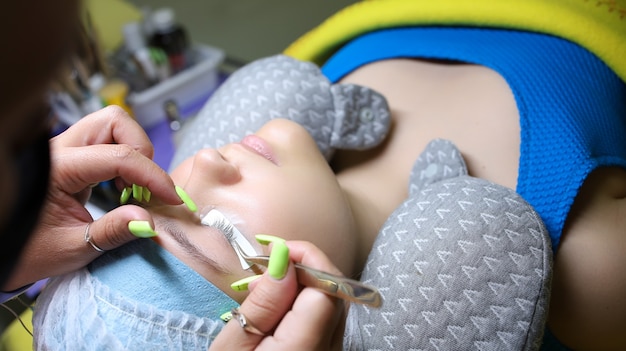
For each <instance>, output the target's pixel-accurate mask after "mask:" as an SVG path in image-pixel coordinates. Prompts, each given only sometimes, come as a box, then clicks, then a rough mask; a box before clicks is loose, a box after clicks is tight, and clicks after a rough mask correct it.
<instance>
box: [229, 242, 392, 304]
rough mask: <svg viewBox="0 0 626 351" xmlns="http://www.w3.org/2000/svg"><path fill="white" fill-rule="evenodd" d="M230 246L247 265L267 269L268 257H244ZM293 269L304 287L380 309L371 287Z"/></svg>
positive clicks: (298, 266) (301, 267) (301, 268)
mask: <svg viewBox="0 0 626 351" xmlns="http://www.w3.org/2000/svg"><path fill="white" fill-rule="evenodd" d="M232 244H233V245H232V246H233V248H234V249H235V250H237V251H239V253H240V254H241V257H243V258H244V259H245V260H246V261H248V262H249V263H251V264H257V265H261V266H264V267H267V265H268V263H269V260H270V258H269V256H250V255H246V254H245V253H244V252H243V250H241V248H240V247H239V245H237V243H236V242H234V241H233V242H232ZM295 267H296V272H297V276H298V282H299V283H300V284H302V285H304V286H308V287H311V288H316V289H319V290H321V291H323V292H324V293H326V294H328V295H332V296H335V297H338V298H340V299H343V300H346V301H350V302H355V303H359V304H364V305H368V306H371V307H380V306H381V305H382V298H381V296H380V293H379V292H378V289H376V288H375V287H373V286H369V285H367V284H363V283H361V282H359V281H357V280H354V279H350V278H346V277H341V276H338V275H334V274H330V273H326V272H323V271H320V270H317V269H315V268H311V267H307V266H305V265H303V264H300V263H295Z"/></svg>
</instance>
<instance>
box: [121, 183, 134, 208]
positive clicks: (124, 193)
mask: <svg viewBox="0 0 626 351" xmlns="http://www.w3.org/2000/svg"><path fill="white" fill-rule="evenodd" d="M132 192H133V190H132V188H131V187H129V186H127V187H125V188H124V189H123V190H122V194H121V195H120V204H122V205H125V204H126V203H127V202H128V200H130V194H132Z"/></svg>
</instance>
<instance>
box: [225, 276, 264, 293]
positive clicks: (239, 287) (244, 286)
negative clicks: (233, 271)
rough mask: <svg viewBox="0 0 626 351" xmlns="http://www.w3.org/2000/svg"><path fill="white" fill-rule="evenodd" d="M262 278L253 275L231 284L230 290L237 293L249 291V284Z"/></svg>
mask: <svg viewBox="0 0 626 351" xmlns="http://www.w3.org/2000/svg"><path fill="white" fill-rule="evenodd" d="M259 278H261V275H251V276H249V277H245V278H243V279H241V280H237V281H236V282H234V283H232V284H230V288H231V289H233V290H235V291H246V290H248V284H250V283H252V282H253V281H255V280H257V279H259Z"/></svg>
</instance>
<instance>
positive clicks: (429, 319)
mask: <svg viewBox="0 0 626 351" xmlns="http://www.w3.org/2000/svg"><path fill="white" fill-rule="evenodd" d="M551 277H552V249H551V247H550V241H549V236H548V232H547V230H546V229H545V227H544V225H543V223H542V221H541V220H540V218H539V216H538V214H537V213H536V212H535V211H534V210H533V208H532V207H531V206H530V205H529V204H528V203H527V202H526V201H524V199H522V198H521V197H520V196H519V195H518V194H517V193H515V191H513V190H511V189H509V188H506V187H503V186H500V185H497V184H494V183H491V182H489V181H486V180H483V179H478V178H474V177H470V176H468V175H467V168H466V166H465V162H464V161H463V158H462V157H461V153H460V152H459V151H458V150H457V148H456V147H455V146H454V145H453V144H452V143H451V142H449V141H446V140H435V141H432V142H431V143H430V144H429V145H428V146H427V148H426V149H425V150H424V151H423V153H422V154H421V156H420V157H419V159H418V160H417V161H416V163H415V165H414V167H413V170H412V173H411V182H410V187H409V197H408V198H407V200H406V201H405V202H404V203H403V204H402V205H400V206H399V207H398V208H397V209H396V210H395V211H394V213H393V214H392V215H391V216H390V217H389V218H388V219H387V222H386V223H385V224H384V226H383V227H382V229H381V230H380V232H379V234H378V237H377V239H376V241H375V243H374V245H373V248H372V250H371V252H370V254H369V257H368V261H367V265H366V267H365V270H364V272H363V274H362V276H361V280H362V281H363V282H365V283H368V284H372V285H374V286H377V287H378V288H379V289H380V292H381V294H382V296H383V306H382V308H380V309H372V308H369V307H366V306H362V305H351V306H350V310H349V314H348V321H347V324H346V333H345V338H344V349H345V350H391V349H394V350H481V351H485V350H494V351H496V350H538V349H539V348H540V345H541V339H542V335H543V330H544V326H545V320H546V314H547V306H548V301H549V295H550V294H549V292H550V291H549V287H550V280H551Z"/></svg>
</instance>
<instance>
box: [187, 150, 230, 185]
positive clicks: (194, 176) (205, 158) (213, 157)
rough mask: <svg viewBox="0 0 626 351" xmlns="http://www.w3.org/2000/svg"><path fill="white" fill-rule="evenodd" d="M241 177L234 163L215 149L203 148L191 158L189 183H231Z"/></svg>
mask: <svg viewBox="0 0 626 351" xmlns="http://www.w3.org/2000/svg"><path fill="white" fill-rule="evenodd" d="M240 179H241V173H240V172H239V168H237V166H236V165H234V164H232V163H230V162H228V161H227V160H226V159H224V157H223V156H222V154H220V152H219V151H218V150H216V149H203V150H200V151H198V152H197V153H196V155H195V156H194V158H193V165H192V167H191V174H190V175H189V179H188V184H189V185H195V184H199V185H232V184H234V183H236V182H238V181H239V180H240Z"/></svg>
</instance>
